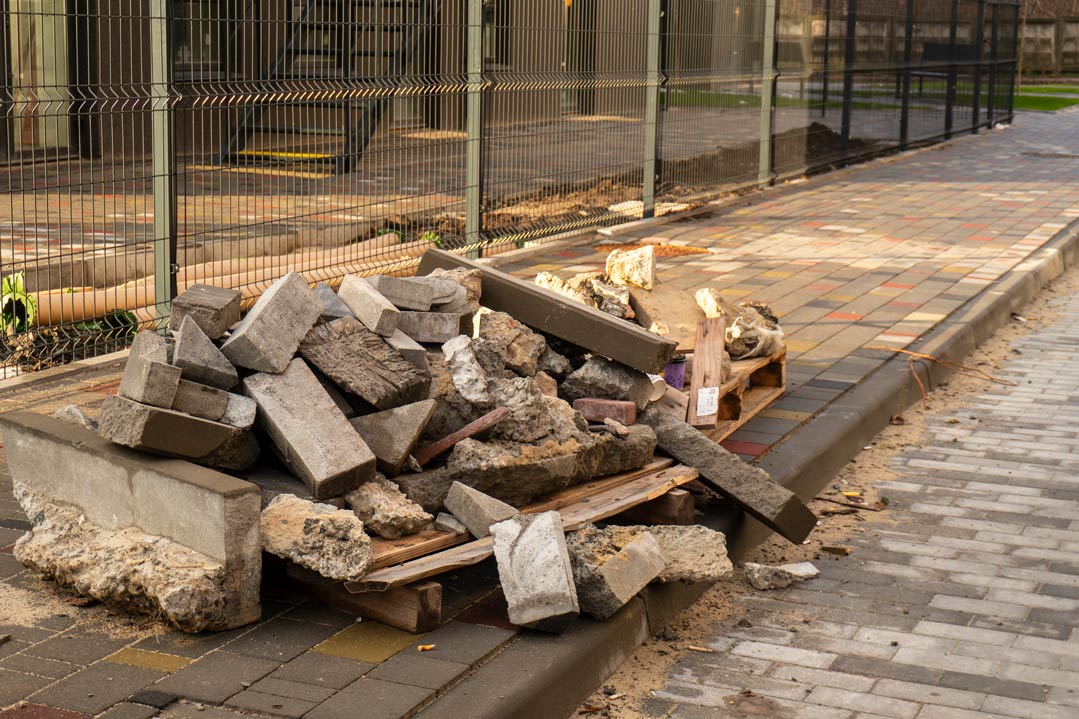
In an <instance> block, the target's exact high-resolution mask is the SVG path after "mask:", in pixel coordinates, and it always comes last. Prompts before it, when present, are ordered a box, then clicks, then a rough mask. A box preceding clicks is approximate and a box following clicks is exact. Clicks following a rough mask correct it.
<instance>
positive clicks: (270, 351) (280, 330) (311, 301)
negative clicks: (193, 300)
mask: <svg viewBox="0 0 1079 719" xmlns="http://www.w3.org/2000/svg"><path fill="white" fill-rule="evenodd" d="M321 312H322V303H321V302H319V300H318V295H316V294H315V291H314V290H312V289H311V288H310V287H308V286H307V282H306V281H305V280H304V278H303V277H301V276H300V274H299V273H297V272H289V273H288V274H287V275H285V276H284V277H282V278H281V279H279V280H277V281H276V282H274V283H273V284H272V285H270V287H269V289H267V290H266V291H265V292H263V293H262V296H261V297H259V299H258V302H256V303H255V306H254V307H252V308H251V310H250V311H249V312H248V313H247V315H245V316H244V318H243V319H242V320H241V321H240V324H239V325H237V326H236V329H235V330H233V332H232V334H230V335H229V337H228V339H226V340H225V341H224V343H222V345H221V353H222V354H224V355H225V357H226V358H227V359H228V361H229V362H231V363H232V364H234V365H236V366H237V367H246V368H247V369H252V370H255V371H256V372H270V373H273V374H278V373H280V372H284V371H285V368H286V367H288V364H289V362H290V361H292V356H293V355H294V354H296V349H297V348H298V347H299V346H300V341H301V340H302V339H303V338H304V336H305V335H306V334H307V332H308V330H310V329H311V328H312V327H313V326H314V325H315V322H317V321H318V318H319V315H320V314H321Z"/></svg>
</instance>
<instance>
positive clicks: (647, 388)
mask: <svg viewBox="0 0 1079 719" xmlns="http://www.w3.org/2000/svg"><path fill="white" fill-rule="evenodd" d="M559 394H560V395H561V396H562V397H563V398H565V399H567V400H569V401H570V402H572V401H574V400H577V399H586V398H598V399H617V400H624V401H627V402H633V403H634V404H635V405H637V409H638V410H643V409H644V408H645V407H647V406H648V402H649V401H650V399H651V397H652V380H650V379H648V375H646V374H645V373H644V372H638V371H637V370H635V369H632V368H631V367H626V366H625V365H623V364H619V363H618V362H612V361H610V360H608V359H606V358H603V357H593V358H592V359H590V360H588V361H587V362H585V363H584V365H582V366H581V367H580V368H579V369H577V370H576V371H574V372H573V373H571V374H570V376H569V377H567V378H566V380H565V381H564V382H563V383H562V386H561V388H560V392H559Z"/></svg>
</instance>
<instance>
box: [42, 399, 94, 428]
mask: <svg viewBox="0 0 1079 719" xmlns="http://www.w3.org/2000/svg"><path fill="white" fill-rule="evenodd" d="M52 416H53V417H55V418H56V419H62V420H64V421H65V422H71V423H72V424H77V425H79V426H80V427H82V428H83V429H88V430H90V431H91V432H96V431H97V420H95V419H93V418H92V417H90V416H89V415H88V414H86V412H84V411H83V410H82V407H79V406H78V405H76V404H69V405H67V406H65V407H61V408H60V409H58V410H56V411H55V412H53V413H52Z"/></svg>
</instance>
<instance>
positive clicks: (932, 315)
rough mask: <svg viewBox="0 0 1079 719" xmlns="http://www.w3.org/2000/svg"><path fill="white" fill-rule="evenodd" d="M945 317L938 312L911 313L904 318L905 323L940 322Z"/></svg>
mask: <svg viewBox="0 0 1079 719" xmlns="http://www.w3.org/2000/svg"><path fill="white" fill-rule="evenodd" d="M944 317H945V315H942V314H939V313H936V312H911V313H910V314H909V315H907V316H906V317H904V318H903V321H904V322H940V321H941V320H942V319H944Z"/></svg>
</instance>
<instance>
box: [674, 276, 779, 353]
mask: <svg viewBox="0 0 1079 719" xmlns="http://www.w3.org/2000/svg"><path fill="white" fill-rule="evenodd" d="M695 297H696V299H697V304H698V305H700V308H701V309H702V310H704V314H705V316H706V317H724V318H726V320H727V336H726V348H727V352H728V353H730V356H731V359H734V360H740V359H749V358H751V357H767V356H769V355H772V354H775V353H776V352H779V351H780V350H782V349H783V328H782V327H780V326H779V318H778V317H776V315H775V313H774V312H773V311H772V309H771V308H770V307H768V305H765V304H762V303H760V302H742V303H739V304H737V305H736V304H734V303H733V302H731V301H730V300H728V299H727V298H726V297H724V296H723V295H721V294H720V293H719V291H718V290H716V289H714V288H712V287H705V288H702V289H700V290H697V293H696V295H695Z"/></svg>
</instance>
